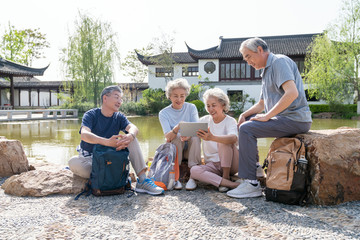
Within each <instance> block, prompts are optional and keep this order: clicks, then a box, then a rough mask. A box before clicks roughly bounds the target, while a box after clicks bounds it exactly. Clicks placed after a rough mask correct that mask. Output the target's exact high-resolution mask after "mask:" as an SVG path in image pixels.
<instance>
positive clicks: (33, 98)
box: [31, 90, 39, 106]
mask: <svg viewBox="0 0 360 240" xmlns="http://www.w3.org/2000/svg"><path fill="white" fill-rule="evenodd" d="M31 106H39V104H38V92H37V91H36V90H32V91H31Z"/></svg>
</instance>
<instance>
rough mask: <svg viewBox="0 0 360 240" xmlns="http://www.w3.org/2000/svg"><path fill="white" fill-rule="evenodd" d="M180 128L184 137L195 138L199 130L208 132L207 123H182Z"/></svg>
mask: <svg viewBox="0 0 360 240" xmlns="http://www.w3.org/2000/svg"><path fill="white" fill-rule="evenodd" d="M179 126H180V135H181V136H183V137H195V136H196V132H197V131H198V130H199V129H202V130H204V131H207V130H208V124H207V123H198V122H196V123H195V122H181V123H179Z"/></svg>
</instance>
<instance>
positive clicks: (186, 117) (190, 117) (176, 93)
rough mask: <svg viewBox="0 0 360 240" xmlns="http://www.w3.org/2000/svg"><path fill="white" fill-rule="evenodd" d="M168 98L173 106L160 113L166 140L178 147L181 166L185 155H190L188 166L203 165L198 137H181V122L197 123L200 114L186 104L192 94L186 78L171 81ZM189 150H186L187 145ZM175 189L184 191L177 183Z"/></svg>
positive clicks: (168, 85) (194, 107) (193, 106)
mask: <svg viewBox="0 0 360 240" xmlns="http://www.w3.org/2000/svg"><path fill="white" fill-rule="evenodd" d="M165 92H166V97H167V98H168V99H170V101H171V104H170V105H169V106H167V107H165V108H164V109H162V110H161V111H160V112H159V120H160V124H161V127H162V129H163V132H164V134H165V139H166V141H167V142H171V143H173V144H175V145H176V147H177V149H178V160H179V164H181V162H182V160H183V158H184V157H183V156H184V155H188V157H187V159H188V166H189V168H192V167H193V166H195V165H198V164H200V163H201V147H200V139H199V138H198V137H181V135H180V132H179V130H180V127H179V123H180V122H197V121H198V120H199V114H198V111H197V108H196V106H195V105H194V104H192V103H188V102H185V99H186V97H187V96H188V95H189V93H190V85H189V83H188V82H187V80H186V79H184V78H179V79H176V80H172V81H169V82H168V84H167V85H166V88H165ZM186 142H187V148H186V149H185V143H186ZM174 188H175V189H177V190H179V189H182V184H181V183H180V181H177V182H176V184H175V187H174Z"/></svg>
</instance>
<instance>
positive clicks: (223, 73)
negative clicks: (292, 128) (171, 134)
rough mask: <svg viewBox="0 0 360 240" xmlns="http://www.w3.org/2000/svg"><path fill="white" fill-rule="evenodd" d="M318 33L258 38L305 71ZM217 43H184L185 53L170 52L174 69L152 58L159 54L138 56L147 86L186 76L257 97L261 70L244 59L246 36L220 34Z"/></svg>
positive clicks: (229, 93) (256, 98)
mask: <svg viewBox="0 0 360 240" xmlns="http://www.w3.org/2000/svg"><path fill="white" fill-rule="evenodd" d="M316 35H318V34H301V35H286V36H268V37H261V38H262V39H263V40H264V41H266V43H267V44H268V47H269V49H270V51H271V52H272V53H275V54H284V55H287V56H289V57H290V58H291V59H293V60H294V61H295V62H296V64H297V65H298V68H299V71H300V72H301V73H302V72H303V71H304V60H305V55H306V53H307V51H308V47H309V45H310V44H311V42H312V41H313V38H314V37H315V36H316ZM219 39H220V42H219V45H217V46H214V47H211V48H208V49H205V50H196V49H193V48H191V47H190V46H189V45H186V46H187V49H188V51H187V52H176V53H172V55H171V57H172V59H173V61H174V62H175V63H176V64H174V67H173V68H170V69H169V68H164V67H162V66H160V65H157V64H156V61H154V60H153V59H154V58H156V57H158V56H142V55H140V54H138V59H139V60H140V61H141V62H142V63H143V64H145V65H146V66H148V83H149V87H150V88H161V89H165V86H166V82H167V81H168V80H169V79H176V78H181V77H182V78H185V79H187V80H188V82H189V83H190V84H198V83H202V84H203V85H205V86H215V87H218V88H221V89H223V90H224V91H225V92H226V93H227V94H228V95H232V94H235V93H239V94H241V95H243V94H249V95H250V97H251V98H254V99H255V100H256V101H258V100H259V96H260V88H261V77H260V74H261V71H260V70H255V69H254V68H253V67H251V66H250V65H248V64H247V63H246V61H244V59H243V57H242V55H241V53H240V51H239V48H240V45H241V43H242V42H243V41H245V40H246V39H248V38H223V37H220V38H219Z"/></svg>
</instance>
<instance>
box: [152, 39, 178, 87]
mask: <svg viewBox="0 0 360 240" xmlns="http://www.w3.org/2000/svg"><path fill="white" fill-rule="evenodd" d="M174 34H175V33H173V34H166V33H162V34H161V36H160V37H155V38H154V39H153V40H152V43H150V46H151V47H152V48H153V49H154V54H157V55H154V56H152V57H151V61H152V62H153V63H154V64H155V65H158V66H160V67H161V68H163V69H164V71H165V73H164V78H165V81H166V82H168V81H170V80H172V79H173V76H174V68H175V67H176V66H177V63H176V61H175V59H174V54H173V47H174V44H175V38H174Z"/></svg>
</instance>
